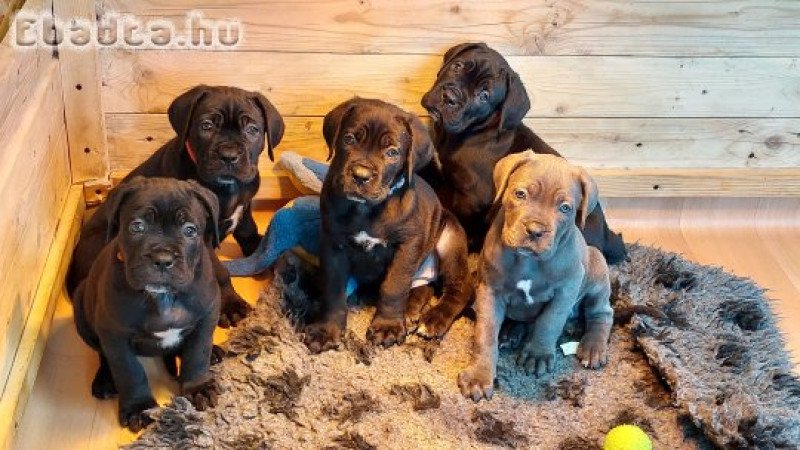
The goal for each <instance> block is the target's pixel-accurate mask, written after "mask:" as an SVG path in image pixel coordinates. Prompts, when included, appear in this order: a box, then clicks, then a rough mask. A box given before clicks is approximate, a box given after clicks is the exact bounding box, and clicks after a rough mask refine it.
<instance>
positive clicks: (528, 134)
mask: <svg viewBox="0 0 800 450" xmlns="http://www.w3.org/2000/svg"><path fill="white" fill-rule="evenodd" d="M422 106H423V107H425V109H427V110H428V112H429V113H430V115H431V117H432V118H433V124H434V127H433V140H434V145H435V146H436V151H437V156H438V160H439V165H438V166H437V165H436V164H431V165H429V166H428V167H426V168H425V169H423V170H422V171H420V175H421V176H422V177H423V178H425V179H426V180H428V181H429V182H430V183H431V184H432V185H433V186H434V189H436V193H437V194H438V195H439V198H440V199H441V201H442V204H443V205H444V206H445V208H447V209H449V210H451V211H453V213H454V214H455V215H456V216H457V217H458V219H459V220H460V221H461V224H462V225H463V226H464V228H465V230H466V232H467V236H468V238H469V241H470V248H471V249H472V250H474V251H478V250H480V248H481V245H482V243H483V238H484V236H485V235H486V232H487V230H488V228H489V224H490V223H491V220H490V219H489V217H488V216H489V215H490V214H489V210H490V207H491V205H492V200H493V199H494V196H495V190H494V185H493V184H492V171H493V170H494V166H495V164H497V161H499V160H500V159H501V158H503V157H504V156H506V155H508V154H510V153H518V152H521V151H525V150H528V149H532V150H533V151H534V152H536V153H544V154H553V155H558V152H556V151H555V150H554V149H553V148H551V147H550V146H549V145H547V144H546V143H545V142H544V141H543V140H542V139H541V138H540V137H539V136H537V135H536V134H535V133H534V132H533V131H531V129H530V128H528V127H527V126H525V125H524V124H523V123H522V119H523V118H524V117H525V114H526V113H527V112H528V110H529V109H530V106H531V104H530V100H529V99H528V94H527V92H525V87H524V86H523V84H522V81H521V80H520V78H519V75H517V73H516V72H514V71H513V70H512V69H511V67H510V66H509V65H508V62H507V61H506V60H505V58H503V56H502V55H500V54H499V53H497V52H496V51H494V50H492V49H491V48H489V47H488V46H487V45H486V44H483V43H465V44H460V45H456V46H455V47H453V48H451V49H450V50H448V51H447V53H445V55H444V63H443V64H442V67H441V69H439V73H438V74H437V76H436V82H435V83H434V85H433V87H432V88H431V90H430V91H428V92H427V93H426V94H425V95H424V96H423V97H422ZM583 234H584V236H585V238H586V242H587V243H588V244H589V245H591V246H594V247H597V248H598V249H600V250H601V251H602V252H603V255H604V256H605V257H606V259H607V260H608V262H609V263H615V262H619V261H622V260H623V259H624V258H625V254H626V253H625V245H624V243H623V242H622V236H621V235H618V234H615V233H613V232H612V231H611V230H610V229H609V228H608V224H607V223H606V220H605V216H604V215H603V210H602V208H601V207H600V206H599V205H598V206H597V207H596V208H595V209H594V210H593V211H592V212H591V214H590V215H589V217H588V218H587V220H586V226H585V228H584V229H583Z"/></svg>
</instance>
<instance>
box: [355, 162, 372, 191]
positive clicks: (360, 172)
mask: <svg viewBox="0 0 800 450" xmlns="http://www.w3.org/2000/svg"><path fill="white" fill-rule="evenodd" d="M350 176H352V177H353V182H354V183H355V184H356V186H359V187H360V186H363V185H365V184H367V183H369V181H370V180H372V179H373V178H375V171H374V170H372V169H370V168H369V167H367V166H364V165H362V164H353V166H352V167H351V168H350Z"/></svg>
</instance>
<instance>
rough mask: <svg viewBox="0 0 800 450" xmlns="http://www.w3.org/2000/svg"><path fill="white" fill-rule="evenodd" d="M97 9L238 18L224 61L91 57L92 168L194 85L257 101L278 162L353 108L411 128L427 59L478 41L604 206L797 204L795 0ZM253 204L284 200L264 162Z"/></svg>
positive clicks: (127, 159) (137, 147)
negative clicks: (98, 133)
mask: <svg viewBox="0 0 800 450" xmlns="http://www.w3.org/2000/svg"><path fill="white" fill-rule="evenodd" d="M101 5H102V6H101V7H100V8H99V10H100V13H101V15H102V14H105V13H110V12H112V11H114V12H119V13H132V14H136V15H138V16H140V17H166V18H170V19H172V20H173V21H174V22H175V23H176V24H182V23H183V20H184V17H185V14H186V12H187V11H190V10H200V11H203V12H204V14H205V17H207V18H238V19H241V21H242V23H243V42H242V43H241V45H240V46H239V47H238V48H237V49H236V50H235V51H191V50H184V51H159V50H146V51H136V52H130V51H118V50H106V51H102V52H101V54H100V56H99V60H100V66H101V70H100V71H101V77H102V83H101V88H100V90H101V101H102V104H103V108H104V112H105V114H104V118H105V122H106V132H107V151H108V160H109V163H110V169H111V170H112V172H114V173H116V174H120V173H124V172H126V171H128V170H130V169H131V168H132V167H134V166H135V165H136V164H137V163H139V162H140V161H142V160H143V159H144V158H145V157H146V156H147V155H149V154H150V153H151V152H152V151H153V150H155V149H156V148H158V146H159V145H160V144H162V143H163V142H165V141H166V140H167V139H169V138H170V137H172V136H173V133H172V131H171V130H170V128H169V124H168V121H167V119H166V116H165V114H164V113H165V111H166V108H167V106H168V105H169V102H170V101H171V99H172V98H174V97H175V96H176V95H178V94H179V93H180V92H182V91H183V90H185V89H187V88H188V87H190V86H192V85H195V84H198V83H207V84H230V85H237V86H241V87H243V88H247V89H254V90H259V91H261V92H263V93H264V94H265V95H267V96H268V97H269V98H270V99H271V100H272V101H273V102H274V103H275V104H276V106H277V108H278V109H279V110H280V111H281V113H282V114H283V115H284V116H285V117H286V121H287V132H286V135H285V138H284V141H283V142H282V143H281V145H280V146H279V148H278V150H279V151H282V150H293V151H299V152H302V153H304V154H308V155H311V156H315V157H320V156H321V155H322V154H323V153H324V151H325V150H324V148H325V147H324V143H323V142H322V139H321V133H320V127H321V120H322V119H321V118H322V116H324V114H325V113H326V112H327V111H328V110H330V109H331V108H332V107H333V106H335V105H336V104H338V103H339V102H341V101H343V100H346V99H347V98H349V97H351V96H353V95H360V96H364V97H379V98H383V99H386V100H388V101H391V102H395V103H397V104H399V105H400V106H402V107H404V108H407V109H410V110H412V111H415V112H417V113H419V114H424V110H423V109H422V108H421V107H420V105H419V99H420V98H421V96H422V94H423V93H424V92H425V91H426V89H427V88H428V87H429V86H430V85H431V83H432V82H433V80H434V78H435V73H436V70H437V68H438V66H439V64H440V62H441V55H442V54H443V53H444V51H445V50H446V49H447V48H449V47H450V46H452V45H454V44H456V43H459V42H463V41H485V42H487V43H488V44H489V45H491V46H493V47H494V48H496V49H498V50H499V51H501V52H502V53H504V54H505V55H507V56H508V59H509V61H510V63H511V65H512V66H513V67H514V68H515V69H516V70H517V71H518V72H519V73H520V75H521V76H522V79H523V81H524V83H525V85H526V87H527V89H528V92H529V94H530V96H531V98H532V103H533V108H532V109H531V112H530V114H529V117H528V118H527V119H526V122H527V123H528V124H529V125H531V126H532V127H533V128H534V129H535V130H537V131H538V132H539V133H540V134H541V135H542V136H543V137H544V138H545V139H546V140H547V141H549V142H551V143H552V144H553V145H554V146H555V147H556V148H558V149H559V150H560V151H562V152H563V153H564V154H565V155H567V156H568V157H570V158H571V159H573V160H575V161H577V162H579V163H581V164H585V165H587V166H589V167H590V168H591V169H592V170H593V171H594V173H595V174H596V176H597V177H598V180H599V182H600V185H601V191H602V192H603V193H604V195H606V196H631V195H633V196H653V195H654V196H676V195H681V196H686V195H688V196H704V195H713V196H724V195H735V196H742V195H745V196H770V195H779V196H785V195H791V196H794V195H800V184H798V183H797V181H796V180H797V177H798V176H800V170H798V166H800V67H798V62H797V57H798V54H800V27H798V26H797V23H800V2H795V1H791V0H749V1H745V0H708V1H703V2H699V1H698V2H694V1H690V2H686V1H684V0H664V1H660V2H634V1H630V0H571V1H562V0H542V1H535V2H531V1H528V0H470V1H466V0H463V1H458V0H452V1H431V0H407V1H402V2H396V1H389V0H385V1H384V0H331V1H321V0H318V1H315V0H309V1H304V2H301V3H298V2H288V1H265V0H258V1H257V0H246V1H233V2H231V1H223V0H171V1H169V2H163V1H158V0H105V1H104V2H101ZM262 169H263V170H262V174H263V176H264V178H265V182H264V183H263V185H264V188H263V189H262V192H261V194H260V195H261V196H262V197H268V198H276V197H283V196H288V195H293V193H294V192H293V190H292V189H291V188H290V184H289V183H288V182H287V181H286V180H285V178H282V174H281V172H280V171H276V170H274V169H273V168H272V164H271V163H269V162H268V161H264V163H263V165H262Z"/></svg>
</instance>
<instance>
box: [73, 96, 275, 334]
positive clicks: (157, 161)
mask: <svg viewBox="0 0 800 450" xmlns="http://www.w3.org/2000/svg"><path fill="white" fill-rule="evenodd" d="M169 121H170V123H171V124H172V128H173V129H174V130H175V133H176V134H177V137H175V138H174V139H172V140H171V141H169V142H167V143H166V144H165V145H164V146H163V147H161V148H160V149H158V150H157V151H156V152H155V153H154V154H153V155H152V156H150V158H148V159H147V160H146V161H145V162H143V163H142V164H141V165H139V167H137V168H135V169H134V170H133V171H131V173H130V174H128V176H127V177H125V179H124V180H123V182H125V181H127V180H130V179H132V178H133V177H136V176H145V177H169V178H177V179H179V180H197V181H199V182H200V184H202V185H203V186H205V187H207V188H209V189H210V190H211V191H212V192H214V194H216V196H217V199H218V200H219V205H220V214H219V218H218V221H219V234H220V237H221V239H224V238H225V237H226V236H227V235H228V234H230V233H233V237H234V238H235V239H236V242H238V243H239V245H240V246H241V247H242V252H243V253H244V254H245V255H249V254H251V253H252V252H254V251H255V249H256V247H258V243H259V241H260V240H261V237H260V236H259V234H258V229H257V228H256V223H255V220H253V214H252V212H251V210H250V203H251V200H252V199H253V196H255V194H256V192H257V191H258V187H259V185H260V182H261V177H260V176H259V173H258V158H259V155H260V154H261V152H262V151H263V150H264V146H265V144H266V147H267V148H268V152H269V157H270V159H272V149H273V147H275V146H276V145H278V143H279V142H280V140H281V138H282V137H283V129H284V124H283V119H282V118H281V116H280V114H279V113H278V111H277V110H276V109H275V107H274V106H272V104H271V103H270V102H269V101H268V100H267V99H266V98H265V97H264V96H263V95H261V94H259V93H257V92H248V91H245V90H242V89H238V88H233V87H215V86H197V87H195V88H192V89H190V90H189V91H187V92H185V93H183V94H182V95H180V96H179V97H178V98H176V99H175V100H174V101H173V102H172V104H171V105H170V107H169ZM265 136H266V138H265ZM105 208H106V206H105V205H101V206H100V207H99V208H98V211H97V212H96V213H95V214H94V216H93V217H92V218H91V219H90V220H89V221H88V222H87V223H86V224H85V225H84V227H83V229H82V230H81V237H80V240H79V241H78V245H77V246H76V248H75V252H74V253H73V258H72V265H71V267H70V270H69V274H68V276H67V290H68V292H69V293H70V294H71V293H72V292H74V290H75V287H76V286H77V285H78V283H79V282H80V281H81V280H82V279H83V278H85V277H86V275H87V274H88V273H89V268H90V267H91V265H92V262H93V261H94V259H95V257H96V256H97V254H98V253H99V252H100V249H101V248H102V247H103V245H105V237H106V236H105V230H106V228H107V226H108V224H107V220H106V217H107V215H108V214H107V213H106V211H105ZM212 258H213V262H214V272H215V273H216V277H217V279H218V280H219V284H220V287H221V288H222V315H221V316H220V325H221V326H229V325H232V324H236V322H238V321H239V320H241V319H242V318H243V317H244V316H245V315H247V312H248V311H249V309H250V307H249V306H248V304H247V303H246V302H245V301H244V300H243V299H242V298H241V297H239V295H238V294H237V293H236V291H234V290H233V286H232V285H231V280H230V275H229V274H228V271H227V269H225V267H224V266H223V265H222V264H221V263H220V262H219V260H218V259H217V257H216V256H212Z"/></svg>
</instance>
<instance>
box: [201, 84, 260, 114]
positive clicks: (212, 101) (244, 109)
mask: <svg viewBox="0 0 800 450" xmlns="http://www.w3.org/2000/svg"><path fill="white" fill-rule="evenodd" d="M196 108H197V112H198V113H199V114H220V115H222V116H223V117H226V118H238V117H240V116H242V115H246V116H249V117H250V118H252V119H253V120H257V121H261V120H262V116H263V114H262V113H261V108H259V107H258V105H256V102H255V100H254V99H253V98H252V97H250V96H249V95H246V93H245V92H244V91H226V92H220V91H212V92H211V93H209V94H208V95H206V96H205V97H203V98H202V99H201V101H200V103H198V105H197V107H196Z"/></svg>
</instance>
